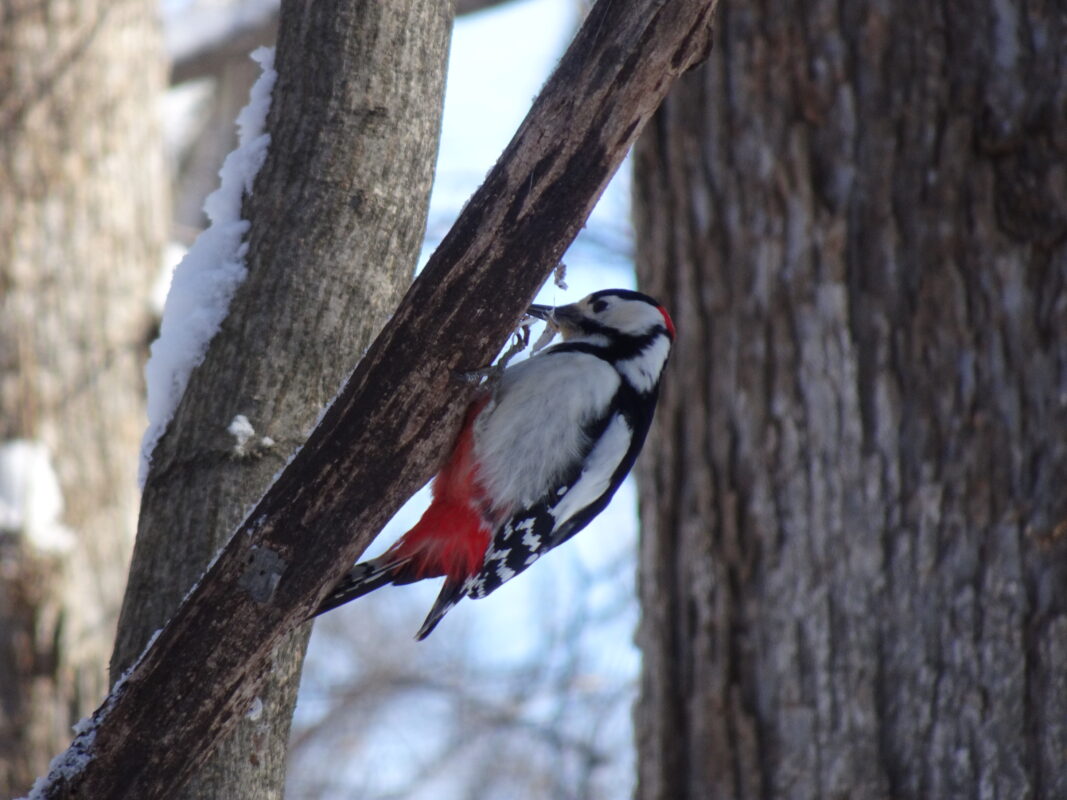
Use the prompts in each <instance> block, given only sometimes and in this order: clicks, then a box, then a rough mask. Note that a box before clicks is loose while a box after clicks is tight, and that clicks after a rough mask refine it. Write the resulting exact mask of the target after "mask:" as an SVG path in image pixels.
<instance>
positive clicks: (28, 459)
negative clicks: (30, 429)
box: [0, 439, 74, 553]
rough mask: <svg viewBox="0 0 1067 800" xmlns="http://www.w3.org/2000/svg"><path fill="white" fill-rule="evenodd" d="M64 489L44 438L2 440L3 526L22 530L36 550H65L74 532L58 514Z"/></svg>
mask: <svg viewBox="0 0 1067 800" xmlns="http://www.w3.org/2000/svg"><path fill="white" fill-rule="evenodd" d="M62 514H63V492H62V490H61V489H60V486H59V478H58V477H57V476H56V471H55V469H53V467H52V454H51V453H50V452H49V450H48V445H46V444H45V443H44V442H39V441H33V440H29V439H12V440H11V441H7V442H4V443H2V444H0V530H6V531H13V532H16V533H19V534H21V535H22V536H24V537H25V538H26V541H27V542H29V543H30V544H31V545H32V546H33V547H35V548H36V549H37V550H39V551H41V552H45V553H63V552H66V551H68V550H70V548H71V547H73V546H74V534H73V532H72V531H71V530H70V529H69V528H67V527H66V526H65V525H63V524H62V523H61V522H60V520H59V518H60V516H61V515H62Z"/></svg>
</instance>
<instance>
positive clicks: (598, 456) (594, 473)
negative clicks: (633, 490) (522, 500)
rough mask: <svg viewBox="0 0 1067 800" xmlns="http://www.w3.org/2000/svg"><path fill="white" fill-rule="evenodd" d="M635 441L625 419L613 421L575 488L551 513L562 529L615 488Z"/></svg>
mask: <svg viewBox="0 0 1067 800" xmlns="http://www.w3.org/2000/svg"><path fill="white" fill-rule="evenodd" d="M632 439H633V436H632V431H631V430H630V426H629V425H628V424H627V423H626V418H625V417H621V416H620V417H616V418H615V419H614V420H612V422H611V424H610V425H608V427H607V429H606V430H605V431H604V435H603V436H601V437H600V439H599V440H598V441H597V443H596V445H595V446H594V447H593V450H592V451H591V452H590V453H589V457H588V458H587V459H586V462H585V469H583V470H582V474H581V476H580V477H579V478H578V481H577V482H576V483H575V484H574V486H572V487H571V489H570V491H568V492H567V493H566V494H565V495H564V496H563V499H562V500H560V501H559V502H558V503H556V505H554V506H553V507H552V508H551V509H549V511H550V512H551V514H552V516H553V517H554V518H555V520H556V525H555V527H556V528H557V529H558V528H559V526H560V525H561V524H562V523H563V522H565V521H567V520H568V519H570V518H571V517H573V516H574V515H575V514H577V513H578V512H579V511H581V510H582V509H583V508H585V507H586V506H588V505H590V504H591V503H593V502H595V501H596V500H598V499H599V498H600V497H601V496H602V495H603V494H604V492H606V491H607V490H608V487H610V486H611V477H612V476H613V475H614V474H615V470H617V469H618V468H619V464H621V463H622V460H623V458H625V457H626V452H627V451H628V450H629V449H630V442H631V440H632Z"/></svg>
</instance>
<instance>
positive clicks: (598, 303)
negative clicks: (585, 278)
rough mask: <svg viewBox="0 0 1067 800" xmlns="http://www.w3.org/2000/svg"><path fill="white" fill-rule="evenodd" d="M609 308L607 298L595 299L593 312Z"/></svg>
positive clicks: (596, 312) (597, 312)
mask: <svg viewBox="0 0 1067 800" xmlns="http://www.w3.org/2000/svg"><path fill="white" fill-rule="evenodd" d="M607 308H608V301H607V300H595V301H593V313H594V314H599V313H601V312H602V311H606V310H607Z"/></svg>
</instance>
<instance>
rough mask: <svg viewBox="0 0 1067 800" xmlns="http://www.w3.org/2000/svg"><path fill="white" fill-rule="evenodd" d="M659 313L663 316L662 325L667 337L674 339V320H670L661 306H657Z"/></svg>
mask: <svg viewBox="0 0 1067 800" xmlns="http://www.w3.org/2000/svg"><path fill="white" fill-rule="evenodd" d="M658 308H659V313H661V314H662V315H663V324H664V325H666V326H667V335H668V336H670V337H671V339H672V340H673V339H674V320H672V319H671V315H670V314H668V313H667V309H665V308H664V307H663V306H658Z"/></svg>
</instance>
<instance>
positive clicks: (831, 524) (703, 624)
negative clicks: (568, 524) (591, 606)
mask: <svg viewBox="0 0 1067 800" xmlns="http://www.w3.org/2000/svg"><path fill="white" fill-rule="evenodd" d="M1061 11H1062V10H1061V9H1060V10H1057V9H1056V8H1054V7H1053V6H1047V7H1046V6H1040V5H1036V6H1035V5H1029V6H1019V5H1013V4H1004V3H994V2H991V0H968V2H964V3H956V4H953V5H952V6H951V7H949V6H945V5H937V4H916V3H896V4H889V5H884V4H883V5H879V4H870V3H861V2H853V0H845V1H844V2H833V3H831V2H821V1H818V2H814V3H804V4H795V3H784V2H779V3H759V4H755V5H753V4H742V3H736V2H729V1H728V0H727V1H726V2H724V3H723V6H722V8H721V9H720V15H719V18H718V30H717V33H716V43H715V49H714V51H713V56H712V59H711V61H710V62H709V63H708V64H707V65H706V66H705V67H703V68H701V69H700V70H699V71H697V72H695V73H693V74H691V75H690V76H688V78H687V79H686V80H685V81H683V82H682V83H680V84H679V86H678V87H677V88H676V91H675V93H674V95H673V96H672V97H671V99H670V100H669V101H668V102H667V103H666V104H665V105H664V106H663V107H662V108H661V110H660V112H659V114H658V116H657V117H656V118H655V121H654V123H653V124H650V125H649V127H648V129H647V130H646V133H645V135H644V137H643V138H642V140H641V142H640V145H639V148H638V152H637V158H636V173H637V174H636V182H635V183H636V185H635V192H636V206H637V226H638V262H639V264H638V269H639V277H640V282H641V283H642V285H643V287H644V288H645V289H646V290H647V291H649V292H650V293H651V294H653V295H655V296H657V297H659V298H660V299H661V300H662V301H664V302H665V303H666V304H667V305H668V306H669V307H670V309H671V311H672V313H673V314H674V318H675V321H676V322H677V327H678V332H679V339H678V342H677V345H676V348H675V352H674V357H673V362H672V364H671V365H670V366H669V367H668V374H667V379H666V384H665V386H664V392H663V399H662V402H661V405H660V410H659V416H658V419H657V422H656V424H655V428H654V430H653V432H652V434H651V435H650V447H649V449H650V450H651V453H650V456H651V457H649V458H648V459H647V460H645V461H644V462H643V466H642V472H641V477H642V479H643V480H642V490H641V500H642V509H643V510H642V518H643V524H644V531H645V533H644V539H643V543H642V552H641V565H642V566H641V576H640V577H641V580H640V584H641V594H642V602H643V604H644V617H643V622H642V625H641V630H640V641H641V646H642V648H643V651H644V664H645V666H644V675H643V680H642V697H641V701H640V704H639V708H638V712H637V726H638V731H639V733H638V739H639V742H638V746H639V791H638V797H639V798H640V800H684V798H694V799H695V798H701V800H706V799H707V798H761V800H766V798H777V797H782V798H785V797H788V798H805V797H812V798H814V797H832V798H845V797H847V798H852V799H853V800H859V799H860V798H889V797H892V798H927V797H937V798H954V797H979V796H981V797H996V798H1061V797H1065V796H1067V767H1065V766H1064V763H1065V762H1064V753H1065V752H1067V724H1065V722H1067V673H1065V672H1064V667H1063V665H1064V664H1065V663H1067V590H1065V586H1067V494H1065V493H1064V486H1065V485H1067V436H1065V433H1067V167H1065V164H1067V138H1065V137H1064V131H1067V118H1065V115H1067V72H1065V71H1064V69H1063V52H1064V50H1063V43H1064V42H1065V41H1067V24H1065V20H1064V16H1063V14H1062V13H1061Z"/></svg>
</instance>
